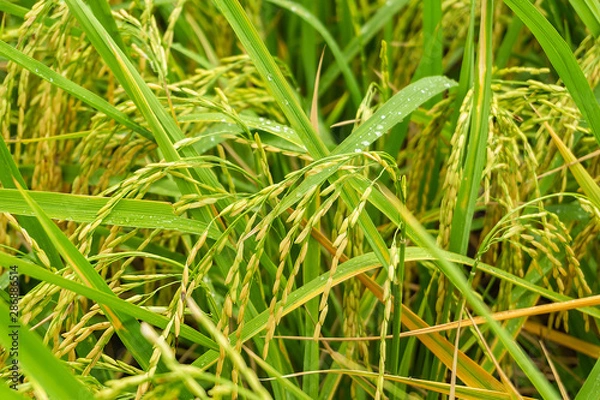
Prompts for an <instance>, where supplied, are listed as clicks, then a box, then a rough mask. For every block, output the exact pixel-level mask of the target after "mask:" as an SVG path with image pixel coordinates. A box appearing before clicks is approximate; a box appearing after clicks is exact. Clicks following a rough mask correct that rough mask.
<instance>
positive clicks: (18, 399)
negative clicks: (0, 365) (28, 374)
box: [0, 381, 30, 400]
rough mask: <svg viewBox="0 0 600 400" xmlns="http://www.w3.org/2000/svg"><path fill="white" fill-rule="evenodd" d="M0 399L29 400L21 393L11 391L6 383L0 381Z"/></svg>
mask: <svg viewBox="0 0 600 400" xmlns="http://www.w3.org/2000/svg"><path fill="white" fill-rule="evenodd" d="M0 397H2V398H3V399H6V400H29V399H30V398H29V397H25V396H24V395H22V394H21V393H19V392H17V391H16V390H14V389H11V388H10V387H9V386H8V384H7V382H5V381H0Z"/></svg>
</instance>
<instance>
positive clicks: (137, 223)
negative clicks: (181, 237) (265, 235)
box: [0, 189, 220, 240]
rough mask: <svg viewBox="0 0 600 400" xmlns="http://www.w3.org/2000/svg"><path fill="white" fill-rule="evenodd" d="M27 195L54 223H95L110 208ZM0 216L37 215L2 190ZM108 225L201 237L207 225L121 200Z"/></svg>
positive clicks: (77, 198)
mask: <svg viewBox="0 0 600 400" xmlns="http://www.w3.org/2000/svg"><path fill="white" fill-rule="evenodd" d="M27 193H28V195H29V196H30V197H31V198H32V199H33V200H34V201H35V202H36V203H37V204H38V205H39V206H40V208H41V209H42V210H44V213H45V214H46V215H47V216H48V217H49V218H51V219H57V220H62V221H75V222H87V223H89V222H93V221H95V220H96V219H97V216H98V212H99V211H100V210H102V209H103V208H104V207H106V205H107V204H108V202H109V200H110V199H108V198H103V197H95V196H82V195H75V194H64V193H54V192H38V191H29V192H27ZM0 212H8V213H11V214H14V215H24V216H35V215H36V214H35V211H34V210H33V209H32V208H31V207H30V206H29V205H28V203H27V202H25V201H24V198H23V196H22V195H21V193H19V191H18V190H16V189H0ZM103 223H104V224H106V225H117V226H131V227H138V228H152V229H172V230H175V231H180V232H185V233H194V234H198V235H201V234H202V233H204V232H205V231H206V230H207V229H208V226H207V224H206V223H204V222H201V221H196V220H192V219H188V218H184V217H181V216H177V215H175V210H174V208H173V206H172V205H170V204H169V203H163V202H159V201H152V200H134V199H121V200H120V201H119V203H118V204H117V205H116V206H115V207H114V208H113V209H112V211H111V212H110V214H108V216H106V218H104V220H103ZM208 237H210V238H211V239H215V240H216V239H218V238H219V237H220V233H219V231H218V230H217V229H216V228H215V227H211V228H210V229H209V231H208Z"/></svg>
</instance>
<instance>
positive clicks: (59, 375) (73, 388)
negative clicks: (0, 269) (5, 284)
mask: <svg viewBox="0 0 600 400" xmlns="http://www.w3.org/2000/svg"><path fill="white" fill-rule="evenodd" d="M10 315H11V313H10V311H9V308H8V306H7V304H6V303H5V302H4V300H0V344H1V345H2V347H4V349H11V351H13V350H12V349H13V337H12V336H11V335H13V334H15V332H16V336H15V337H16V341H17V342H18V345H17V346H16V347H15V349H16V350H14V351H17V352H18V362H19V366H20V368H22V369H23V371H24V372H25V374H26V376H27V377H28V378H29V379H31V380H33V381H35V382H36V383H37V384H39V385H40V386H41V387H42V388H43V389H44V390H45V391H46V393H48V394H49V395H50V397H52V398H55V399H92V398H94V395H93V394H92V392H90V391H89V389H88V388H87V387H86V386H84V385H83V384H82V383H81V382H80V381H79V380H78V379H77V378H75V377H74V376H73V373H72V372H71V371H70V370H69V368H68V367H67V366H66V365H65V364H64V362H63V361H60V360H59V359H57V358H56V357H55V356H54V354H52V353H51V352H50V350H48V348H47V347H46V345H45V344H44V343H43V342H42V339H40V338H39V337H38V336H37V334H36V333H34V332H31V331H30V330H29V327H28V326H26V325H22V324H21V323H19V322H18V320H17V321H15V320H14V319H13V318H11V317H10ZM15 319H16V318H15ZM15 357H17V356H15ZM13 360H17V358H13ZM49 371H52V373H49ZM19 398H20V397H19Z"/></svg>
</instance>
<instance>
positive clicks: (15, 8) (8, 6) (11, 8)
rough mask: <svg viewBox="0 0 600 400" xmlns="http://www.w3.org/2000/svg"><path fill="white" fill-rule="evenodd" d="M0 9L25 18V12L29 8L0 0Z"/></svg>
mask: <svg viewBox="0 0 600 400" xmlns="http://www.w3.org/2000/svg"><path fill="white" fill-rule="evenodd" d="M0 11H2V12H4V13H7V14H10V15H14V16H16V17H19V18H25V14H27V12H28V11H29V10H28V9H27V8H25V7H21V6H20V5H18V4H14V3H10V2H8V1H7V0H0Z"/></svg>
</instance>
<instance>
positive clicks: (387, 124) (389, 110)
mask: <svg viewBox="0 0 600 400" xmlns="http://www.w3.org/2000/svg"><path fill="white" fill-rule="evenodd" d="M454 86H456V82H455V81H453V80H452V79H448V78H446V77H443V76H433V77H427V78H423V79H420V80H418V81H417V82H414V83H411V84H410V85H408V86H406V87H405V88H403V89H402V90H400V91H399V92H398V93H396V94H395V95H394V96H393V97H392V98H391V99H389V100H388V101H386V102H385V103H384V104H383V105H382V106H381V108H379V109H378V110H377V111H376V112H375V113H374V114H373V115H372V116H371V118H369V119H368V120H366V121H365V122H364V123H363V124H362V125H360V126H359V127H358V128H356V129H355V130H354V131H353V132H352V133H351V134H350V136H348V137H347V138H346V140H344V141H343V142H342V143H341V144H340V145H339V146H337V147H336V148H335V150H334V151H333V152H332V155H334V154H343V153H349V152H353V151H354V152H360V151H361V150H362V149H364V148H365V147H368V146H369V145H371V144H372V143H373V142H375V141H376V140H377V139H378V138H379V137H381V135H383V133H384V132H386V131H388V130H390V129H392V128H393V127H394V126H395V125H396V124H398V123H400V122H401V121H402V120H403V119H404V118H406V117H407V116H408V115H410V113H412V112H413V111H415V110H416V109H417V108H418V107H419V106H421V105H422V104H423V103H425V102H426V101H427V100H429V99H432V98H434V97H435V96H437V95H438V94H440V93H442V92H443V91H445V90H448V89H449V88H452V87H454Z"/></svg>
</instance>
